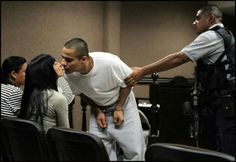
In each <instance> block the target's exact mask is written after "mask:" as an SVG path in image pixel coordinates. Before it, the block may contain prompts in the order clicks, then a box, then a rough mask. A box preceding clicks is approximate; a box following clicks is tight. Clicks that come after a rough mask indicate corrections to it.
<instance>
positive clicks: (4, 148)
mask: <svg viewBox="0 0 236 162" xmlns="http://www.w3.org/2000/svg"><path fill="white" fill-rule="evenodd" d="M1 161H13V157H12V154H11V150H10V147H9V141H8V136H7V133H6V131H5V130H4V127H3V116H1Z"/></svg>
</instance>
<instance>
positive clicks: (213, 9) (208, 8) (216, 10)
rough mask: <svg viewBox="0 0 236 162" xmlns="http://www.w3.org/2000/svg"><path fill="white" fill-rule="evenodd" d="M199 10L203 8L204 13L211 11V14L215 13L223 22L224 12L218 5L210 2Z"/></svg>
mask: <svg viewBox="0 0 236 162" xmlns="http://www.w3.org/2000/svg"><path fill="white" fill-rule="evenodd" d="M199 10H201V11H202V13H210V14H213V15H215V16H216V17H217V19H218V20H219V21H220V22H222V20H223V15H222V12H221V10H220V8H219V7H218V6H217V5H214V4H208V5H205V6H203V7H201V8H200V9H199Z"/></svg>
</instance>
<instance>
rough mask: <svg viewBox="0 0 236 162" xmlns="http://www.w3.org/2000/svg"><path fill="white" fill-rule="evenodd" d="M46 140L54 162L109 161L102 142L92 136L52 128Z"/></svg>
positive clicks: (70, 130) (80, 132) (85, 133)
mask: <svg viewBox="0 0 236 162" xmlns="http://www.w3.org/2000/svg"><path fill="white" fill-rule="evenodd" d="M47 138H48V144H49V152H50V154H51V155H52V156H53V157H54V159H52V160H54V161H109V157H108V154H107V151H106V148H105V146H104V144H103V142H102V140H101V139H100V138H99V137H97V136H96V135H94V134H91V133H88V132H84V131H79V130H74V129H68V128H59V127H53V128H50V129H49V130H48V132H47Z"/></svg>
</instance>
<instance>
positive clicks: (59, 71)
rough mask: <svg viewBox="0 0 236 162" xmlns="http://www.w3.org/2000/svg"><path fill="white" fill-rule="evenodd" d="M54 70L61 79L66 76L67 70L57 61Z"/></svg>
mask: <svg viewBox="0 0 236 162" xmlns="http://www.w3.org/2000/svg"><path fill="white" fill-rule="evenodd" d="M53 69H54V70H55V72H56V73H57V76H58V77H61V76H63V75H64V74H65V69H64V67H63V66H62V65H61V63H60V62H57V61H55V62H54V65H53Z"/></svg>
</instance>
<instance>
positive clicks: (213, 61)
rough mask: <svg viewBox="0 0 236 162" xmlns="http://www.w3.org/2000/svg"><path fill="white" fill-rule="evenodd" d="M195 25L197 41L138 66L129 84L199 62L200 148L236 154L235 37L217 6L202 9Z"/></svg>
mask: <svg viewBox="0 0 236 162" xmlns="http://www.w3.org/2000/svg"><path fill="white" fill-rule="evenodd" d="M193 25H194V27H195V29H196V33H197V34H198V36H197V37H196V38H195V39H194V40H193V42H191V43H190V44H189V45H187V46H186V47H184V48H183V49H182V50H181V51H179V52H176V53H173V54H169V55H168V56H166V57H164V58H163V59H160V60H158V61H156V62H153V63H151V64H148V65H146V66H143V67H134V68H133V73H132V74H131V75H129V76H128V77H127V78H126V80H125V81H126V84H127V85H129V86H134V85H135V84H137V82H138V81H139V80H140V79H141V78H142V77H144V76H145V75H148V74H152V73H154V72H161V71H166V70H169V69H172V68H175V67H177V66H179V65H182V64H184V63H187V62H189V61H192V62H197V77H196V78H197V79H196V80H197V81H198V83H197V84H198V90H199V92H200V96H199V105H198V107H199V117H200V118H199V124H200V125H199V126H200V128H199V146H200V147H204V148H208V149H212V150H217V151H221V152H224V153H227V154H231V155H235V120H234V117H235V113H234V104H235V103H234V102H235V101H234V100H233V95H234V84H235V75H234V73H235V64H234V61H233V60H234V58H232V57H234V55H235V53H234V50H233V49H234V38H233V36H232V34H231V35H230V34H229V33H230V32H229V31H226V29H225V28H224V25H223V24H222V12H221V11H220V9H219V8H218V6H216V5H206V6H203V7H202V8H200V9H199V10H198V11H197V14H196V20H195V21H194V22H193ZM219 30H221V31H223V33H225V34H223V36H224V35H227V38H229V39H228V40H227V41H226V40H225V39H224V38H223V37H222V34H219V33H218V32H217V31H219ZM229 46H230V47H231V46H233V47H231V54H230V56H231V58H230V57H229V56H228V55H227V52H225V51H228V48H229ZM218 65H219V66H218ZM222 67H223V68H222ZM229 67H230V69H229ZM227 68H228V69H227ZM222 69H223V70H222ZM213 72H214V73H213ZM217 79H219V80H217ZM219 82H220V83H219ZM210 85H212V86H211V88H208V87H209V86H210ZM222 85H228V86H224V87H222ZM209 97H210V98H209Z"/></svg>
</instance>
